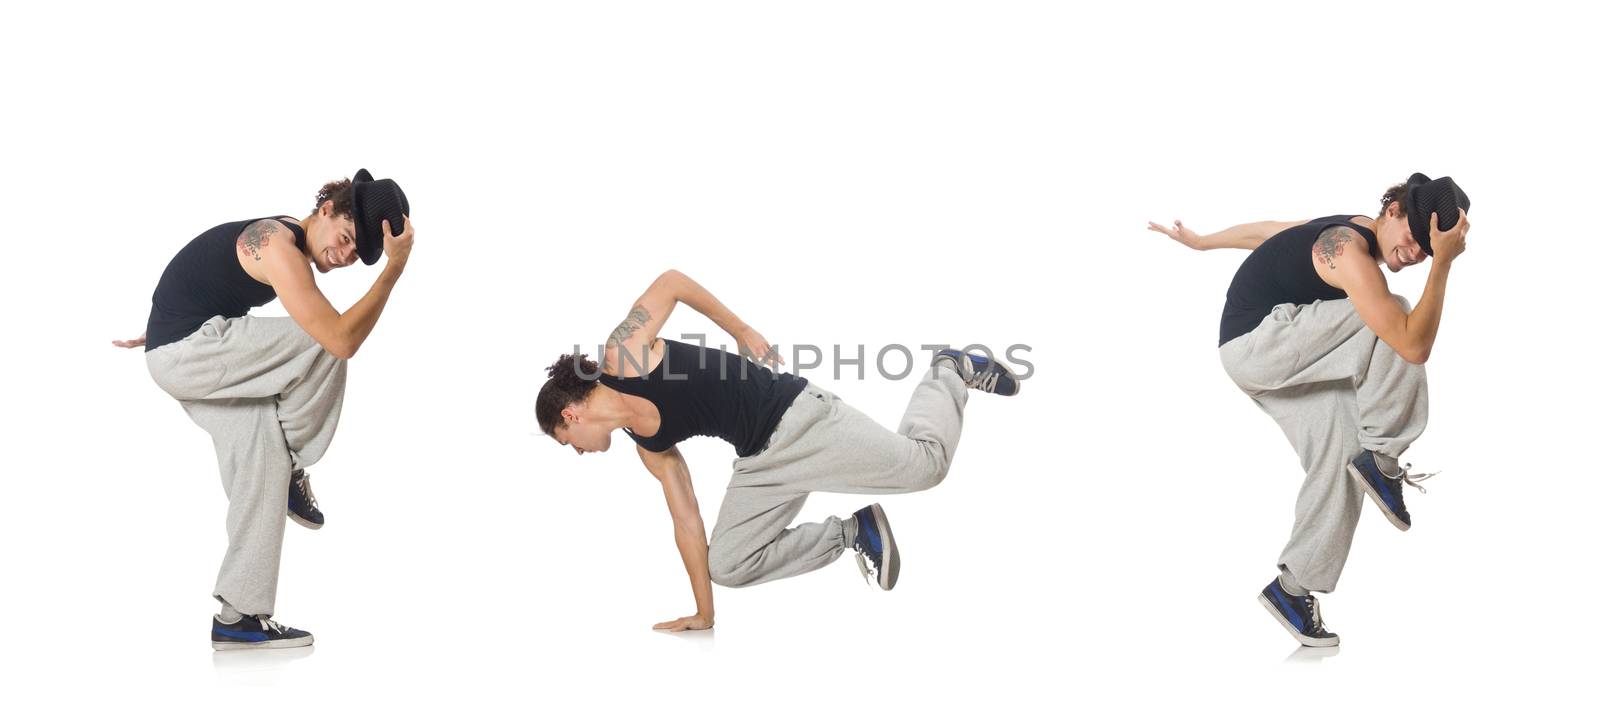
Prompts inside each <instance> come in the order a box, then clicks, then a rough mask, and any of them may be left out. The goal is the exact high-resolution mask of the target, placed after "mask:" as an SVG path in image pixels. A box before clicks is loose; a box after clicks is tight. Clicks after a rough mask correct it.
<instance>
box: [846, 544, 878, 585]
mask: <svg viewBox="0 0 1600 714" xmlns="http://www.w3.org/2000/svg"><path fill="white" fill-rule="evenodd" d="M850 547H851V548H853V549H855V551H856V566H857V567H859V568H861V577H863V578H866V579H867V584H868V585H871V584H872V583H875V582H877V580H878V569H879V568H880V567H882V566H881V565H880V564H879V562H878V557H874V556H873V555H872V554H870V553H868V552H867V548H866V546H864V545H862V539H861V538H860V537H857V538H856V542H855V543H852V544H851V545H850ZM879 557H881V556H879ZM869 561H870V563H871V564H870V565H869V564H868V562H869Z"/></svg>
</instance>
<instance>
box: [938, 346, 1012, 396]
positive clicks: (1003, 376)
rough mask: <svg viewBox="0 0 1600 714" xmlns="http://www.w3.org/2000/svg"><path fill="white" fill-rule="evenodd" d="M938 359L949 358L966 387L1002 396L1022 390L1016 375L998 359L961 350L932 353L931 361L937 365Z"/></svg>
mask: <svg viewBox="0 0 1600 714" xmlns="http://www.w3.org/2000/svg"><path fill="white" fill-rule="evenodd" d="M939 360H949V361H950V363H951V364H953V365H954V366H955V369H956V374H957V375H959V376H960V377H961V381H963V382H966V383H967V387H968V388H971V389H976V390H978V391H980V392H988V393H990V394H998V395H1000V396H1002V397H1010V396H1015V395H1016V393H1017V392H1019V391H1022V383H1021V382H1018V381H1017V375H1016V374H1015V373H1013V372H1012V371H1011V368H1010V367H1007V366H1006V365H1005V363H1003V362H1001V361H1000V360H997V359H993V358H990V357H987V356H985V355H982V354H979V353H976V352H962V351H961V350H939V351H938V352H936V353H934V355H933V363H934V364H936V365H937V364H938V363H939Z"/></svg>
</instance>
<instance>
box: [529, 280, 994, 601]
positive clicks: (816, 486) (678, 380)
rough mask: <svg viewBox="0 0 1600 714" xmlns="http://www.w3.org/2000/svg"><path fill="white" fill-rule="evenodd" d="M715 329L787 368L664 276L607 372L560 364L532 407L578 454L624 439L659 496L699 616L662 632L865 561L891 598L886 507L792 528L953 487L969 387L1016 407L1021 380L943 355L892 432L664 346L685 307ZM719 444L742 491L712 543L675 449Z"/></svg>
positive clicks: (606, 362) (792, 382)
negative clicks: (834, 511)
mask: <svg viewBox="0 0 1600 714" xmlns="http://www.w3.org/2000/svg"><path fill="white" fill-rule="evenodd" d="M680 302H681V303H683V304H685V305H688V306H689V307H691V308H693V309H694V310H695V311H697V312H699V313H701V314H703V315H705V316H706V317H709V318H711V320H712V321H713V322H715V323H716V324H717V326H718V327H721V328H722V329H723V330H726V331H727V332H728V334H729V335H732V336H733V338H734V340H735V341H736V342H737V344H738V347H739V350H740V351H741V352H743V353H745V354H748V355H751V356H755V357H759V358H761V359H762V361H763V362H764V363H765V362H768V361H771V362H775V363H777V364H782V359H781V358H779V357H777V354H776V351H775V350H773V349H772V348H771V347H770V346H769V345H768V343H767V340H766V338H764V337H762V336H761V334H760V333H759V332H756V331H755V330H754V329H752V328H751V327H750V326H749V325H747V324H745V323H744V322H743V321H741V320H740V319H739V318H738V317H736V316H735V315H734V314H733V312H732V311H730V310H729V309H728V308H727V307H725V306H723V304H722V303H721V302H720V301H718V300H717V299H716V298H715V297H713V296H712V295H711V293H709V292H707V291H706V289H705V288H703V287H701V286H700V285H699V284H698V283H696V282H694V281H693V280H690V279H689V278H688V277H687V276H685V275H683V274H682V273H679V272H677V271H675V270H669V271H667V272H665V273H663V274H662V275H661V277H659V278H658V279H656V281H655V282H654V283H652V284H651V285H650V287H649V289H647V290H645V292H644V294H643V295H642V296H640V297H639V299H638V300H636V301H635V302H634V304H633V307H632V309H631V310H630V311H629V312H628V316H627V318H626V319H625V320H623V322H622V324H620V325H618V326H617V328H616V329H615V330H613V331H612V333H611V337H610V339H609V340H607V342H606V347H605V354H604V355H603V356H602V362H601V363H598V364H597V363H595V362H593V361H590V360H588V359H587V358H586V357H585V356H584V355H562V356H561V358H560V359H559V360H557V361H556V363H555V364H553V365H551V366H550V368H549V375H550V379H549V381H547V382H545V384H544V386H543V387H542V388H541V389H540V390H539V399H538V403H537V405H536V407H535V409H536V412H537V417H538V420H539V427H540V428H541V429H543V430H544V433H545V434H548V435H549V436H550V437H551V438H553V439H555V440H556V442H557V443H559V444H561V445H563V446H571V447H572V448H573V450H574V451H576V452H577V453H579V454H584V453H589V452H598V451H605V450H607V449H608V448H610V446H611V433H612V432H613V431H615V430H616V429H623V430H624V431H625V432H626V433H627V435H628V437H629V438H631V439H633V441H634V442H635V443H636V444H637V446H638V452H639V459H640V460H641V461H643V462H644V466H645V468H646V469H648V470H649V471H650V473H651V474H652V475H654V476H655V477H656V479H657V480H658V481H660V483H661V488H662V492H663V495H665V497H666V501H667V510H668V511H669V512H670V513H671V514H672V523H673V526H674V529H673V532H674V535H675V538H676V541H677V545H678V553H679V555H680V556H681V557H682V558H683V566H684V569H685V570H687V571H688V574H689V584H690V586H691V587H692V589H693V591H694V600H695V605H696V612H695V614H693V615H690V616H688V617H682V618H679V619H676V620H671V621H668V622H663V623H660V624H658V625H656V629H659V630H668V631H673V632H677V631H682V630H703V629H709V628H710V627H711V626H712V625H713V623H714V619H715V610H714V608H713V606H712V597H711V584H712V583H717V584H720V585H724V586H728V587H742V586H746V585H755V584H757V583H763V582H767V581H770V580H776V579H778V578H786V577H790V576H794V575H799V574H801V573H805V572H809V571H812V570H816V569H817V568H820V567H822V566H824V565H827V564H829V563H831V562H833V561H834V560H835V559H837V558H838V557H839V556H840V555H842V554H843V553H844V552H845V551H846V550H851V549H853V550H855V551H856V558H857V563H858V564H859V565H860V566H861V571H862V574H863V575H866V576H867V577H868V579H869V580H871V581H872V582H875V583H876V584H877V585H878V586H879V587H881V588H883V589H884V590H889V589H891V588H893V587H894V585H895V582H896V580H897V578H898V577H899V573H900V551H899V549H898V548H897V546H896V544H895V538H894V534H893V532H892V531H890V529H889V520H888V517H887V516H886V515H885V514H884V510H883V507H882V506H880V505H878V504H876V503H874V504H872V505H869V506H867V507H865V508H862V509H861V510H859V511H856V512H855V514H854V515H853V516H849V517H846V518H837V517H829V518H827V519H826V520H824V521H823V522H821V523H804V524H800V525H796V526H792V527H791V526H790V523H791V522H792V521H793V520H794V518H795V516H797V515H798V514H799V513H800V508H801V506H803V505H805V502H806V497H807V496H808V495H809V494H810V493H812V492H815V491H826V492H832V493H861V494H886V493H908V492H912V491H920V490H923V489H927V488H932V487H933V486H936V485H938V484H939V483H940V482H941V481H943V480H944V477H945V474H946V473H947V472H948V471H949V469H950V462H951V459H953V458H954V457H955V452H956V443H957V442H958V441H959V439H960V437H961V424H962V412H963V411H964V409H965V407H966V403H967V393H968V390H970V389H977V390H980V391H985V392H991V393H994V394H1000V395H1007V396H1009V395H1013V394H1016V393H1017V391H1018V388H1019V386H1020V385H1019V383H1018V381H1017V379H1016V377H1015V375H1013V374H1012V372H1011V370H1010V369H1009V368H1007V367H1006V366H1005V365H1003V364H1001V363H1000V362H999V361H998V360H994V359H992V358H989V357H988V356H985V355H980V354H972V353H965V352H961V351H957V350H944V351H941V352H939V353H937V354H936V355H935V356H934V358H933V364H932V365H931V366H930V368H929V369H928V372H927V373H926V375H924V376H923V378H922V381H921V382H920V383H918V384H917V386H916V388H915V389H914V390H913V391H912V394H911V403H910V404H909V405H908V406H907V407H906V411H905V415H904V417H903V418H902V419H901V421H900V427H899V429H898V430H897V431H890V430H888V429H886V428H884V427H883V426H880V425H879V424H878V423H877V422H874V421H873V420H872V419H871V418H869V417H867V416H866V415H865V414H862V413H861V412H859V411H857V410H856V409H855V408H853V407H851V406H850V405H849V404H846V403H845V401H844V400H843V399H841V398H839V397H838V396H837V395H835V394H833V393H832V392H829V391H827V390H825V389H822V388H821V387H818V386H816V385H814V384H810V383H808V382H807V381H806V380H805V379H804V378H800V377H796V376H794V375H792V374H781V373H775V372H773V371H772V370H770V369H767V368H766V367H765V366H762V365H758V364H754V363H752V362H750V361H748V360H746V359H744V358H743V357H740V356H739V355H734V354H729V353H727V352H724V351H722V350H718V349H708V348H704V347H697V346H694V345H690V344H685V343H682V342H675V341H672V340H666V339H661V338H658V337H657V333H659V332H660V330H661V327H662V325H663V324H664V323H665V322H666V320H667V317H668V316H669V315H671V314H672V310H673V308H674V307H675V306H677V304H678V303H680ZM700 435H704V436H716V437H719V438H721V439H723V440H726V441H727V442H728V443H730V444H732V445H733V446H734V449H735V451H736V452H737V453H738V456H739V458H738V459H736V460H735V461H734V462H733V478H732V481H731V482H730V483H729V485H728V491H727V493H726V494H725V495H724V496H723V499H722V511H721V514H720V515H718V516H717V523H716V528H715V529H714V530H713V531H712V533H711V538H710V541H709V543H708V542H707V539H706V535H705V525H704V523H703V522H702V520H701V518H700V505H699V502H698V501H697V500H696V499H695V493H694V484H693V483H692V482H691V480H690V477H689V466H688V464H687V463H686V462H685V461H684V459H683V455H682V454H681V453H679V451H678V448H677V446H676V444H677V443H678V442H680V441H682V440H684V439H687V438H689V437H691V436H700Z"/></svg>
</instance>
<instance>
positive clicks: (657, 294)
mask: <svg viewBox="0 0 1600 714" xmlns="http://www.w3.org/2000/svg"><path fill="white" fill-rule="evenodd" d="M680 302H681V303H683V304H685V305H688V306H689V307H690V308H693V309H694V311H695V312H698V313H700V314H702V315H705V316H706V317H708V318H711V321H712V322H715V323H716V324H717V327H720V328H722V329H723V331H725V332H727V333H728V334H729V335H730V336H732V337H733V339H734V341H735V342H736V343H737V344H738V346H739V350H740V352H742V353H744V354H746V355H749V356H752V357H754V358H756V359H757V360H761V361H767V360H770V361H771V362H773V363H775V364H783V357H782V355H779V354H778V353H777V351H776V350H773V349H772V346H771V345H769V344H768V343H767V340H766V338H765V337H762V336H761V333H759V332H756V331H755V329H753V328H751V327H750V326H749V325H747V324H745V322H744V321H743V320H740V319H739V317H738V316H737V315H735V314H733V311H732V310H729V309H728V307H727V306H726V305H723V304H722V301H721V300H718V299H717V298H716V296H714V295H712V294H711V292H710V291H708V290H706V289H705V288H704V287H701V286H700V284H699V283H697V282H695V281H694V280H692V279H690V278H689V276H687V275H684V274H683V273H680V272H678V271H676V270H668V271H666V272H664V273H662V274H661V275H660V276H658V277H657V278H656V279H655V281H654V282H652V283H650V287H648V288H646V289H645V291H644V294H642V295H640V296H639V299H638V300H635V301H634V303H633V307H632V308H631V309H630V310H628V316H627V317H625V318H623V320H622V322H621V323H620V324H618V325H617V327H616V329H614V330H612V331H611V335H610V337H608V338H607V339H606V362H607V365H608V367H609V368H610V369H611V370H613V372H612V373H614V374H619V375H621V376H638V375H637V374H636V373H635V372H636V371H637V370H638V369H640V368H641V367H643V366H644V365H645V364H646V360H645V359H643V358H644V357H645V356H647V353H648V352H649V349H650V345H652V344H654V343H655V340H656V337H657V335H659V334H660V333H661V328H662V327H663V326H664V325H665V324H666V321H667V317H669V316H670V315H672V310H673V308H675V307H677V305H678V303H680ZM624 351H625V354H626V357H623V354H624Z"/></svg>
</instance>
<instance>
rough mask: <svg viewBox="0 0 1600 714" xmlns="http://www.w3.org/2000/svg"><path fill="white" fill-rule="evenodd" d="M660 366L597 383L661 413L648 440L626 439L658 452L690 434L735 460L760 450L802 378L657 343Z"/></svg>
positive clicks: (729, 356) (705, 350)
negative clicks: (709, 439) (717, 444)
mask: <svg viewBox="0 0 1600 714" xmlns="http://www.w3.org/2000/svg"><path fill="white" fill-rule="evenodd" d="M661 341H662V342H664V343H666V351H665V352H664V353H663V354H662V356H661V363H660V364H658V365H656V367H655V369H653V370H650V374H648V375H645V376H643V377H614V376H612V375H609V374H605V373H601V375H600V383H601V384H604V385H606V386H607V387H610V388H612V389H615V390H617V391H619V392H622V393H623V394H631V395H633V396H636V397H642V398H644V399H648V400H650V403H651V404H654V405H656V409H657V410H658V411H660V412H661V427H660V428H659V429H657V430H656V433H655V435H654V436H650V437H643V436H639V435H638V434H635V433H633V432H632V431H628V436H629V437H631V438H632V439H633V440H634V442H635V443H637V444H639V445H640V446H643V447H644V448H646V449H648V450H650V451H655V452H662V451H666V450H667V449H669V448H671V447H672V445H673V444H676V443H678V442H680V441H683V440H684V439H687V438H689V437H691V436H715V437H717V438H720V439H722V440H724V441H727V442H728V443H730V444H733V448H734V451H735V452H737V453H738V454H739V456H741V457H744V456H751V455H754V454H756V453H758V452H760V451H761V450H762V449H764V448H766V445H767V439H768V438H769V437H771V436H772V430H773V429H776V428H778V420H779V419H782V418H783V413H784V412H785V411H787V410H788V409H789V405H790V404H792V403H794V398H795V397H797V396H799V394H800V391H801V390H803V389H805V387H806V380H805V378H803V377H796V376H794V375H792V374H783V373H775V372H773V371H772V370H770V369H767V368H766V367H763V366H761V365H758V364H756V363H755V362H752V361H750V360H747V359H745V358H743V357H740V356H739V355H735V354H730V353H728V352H724V351H722V350H719V349H713V348H709V347H696V346H695V345H690V344H685V343H682V342H674V341H672V340H668V339H662V340H661Z"/></svg>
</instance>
